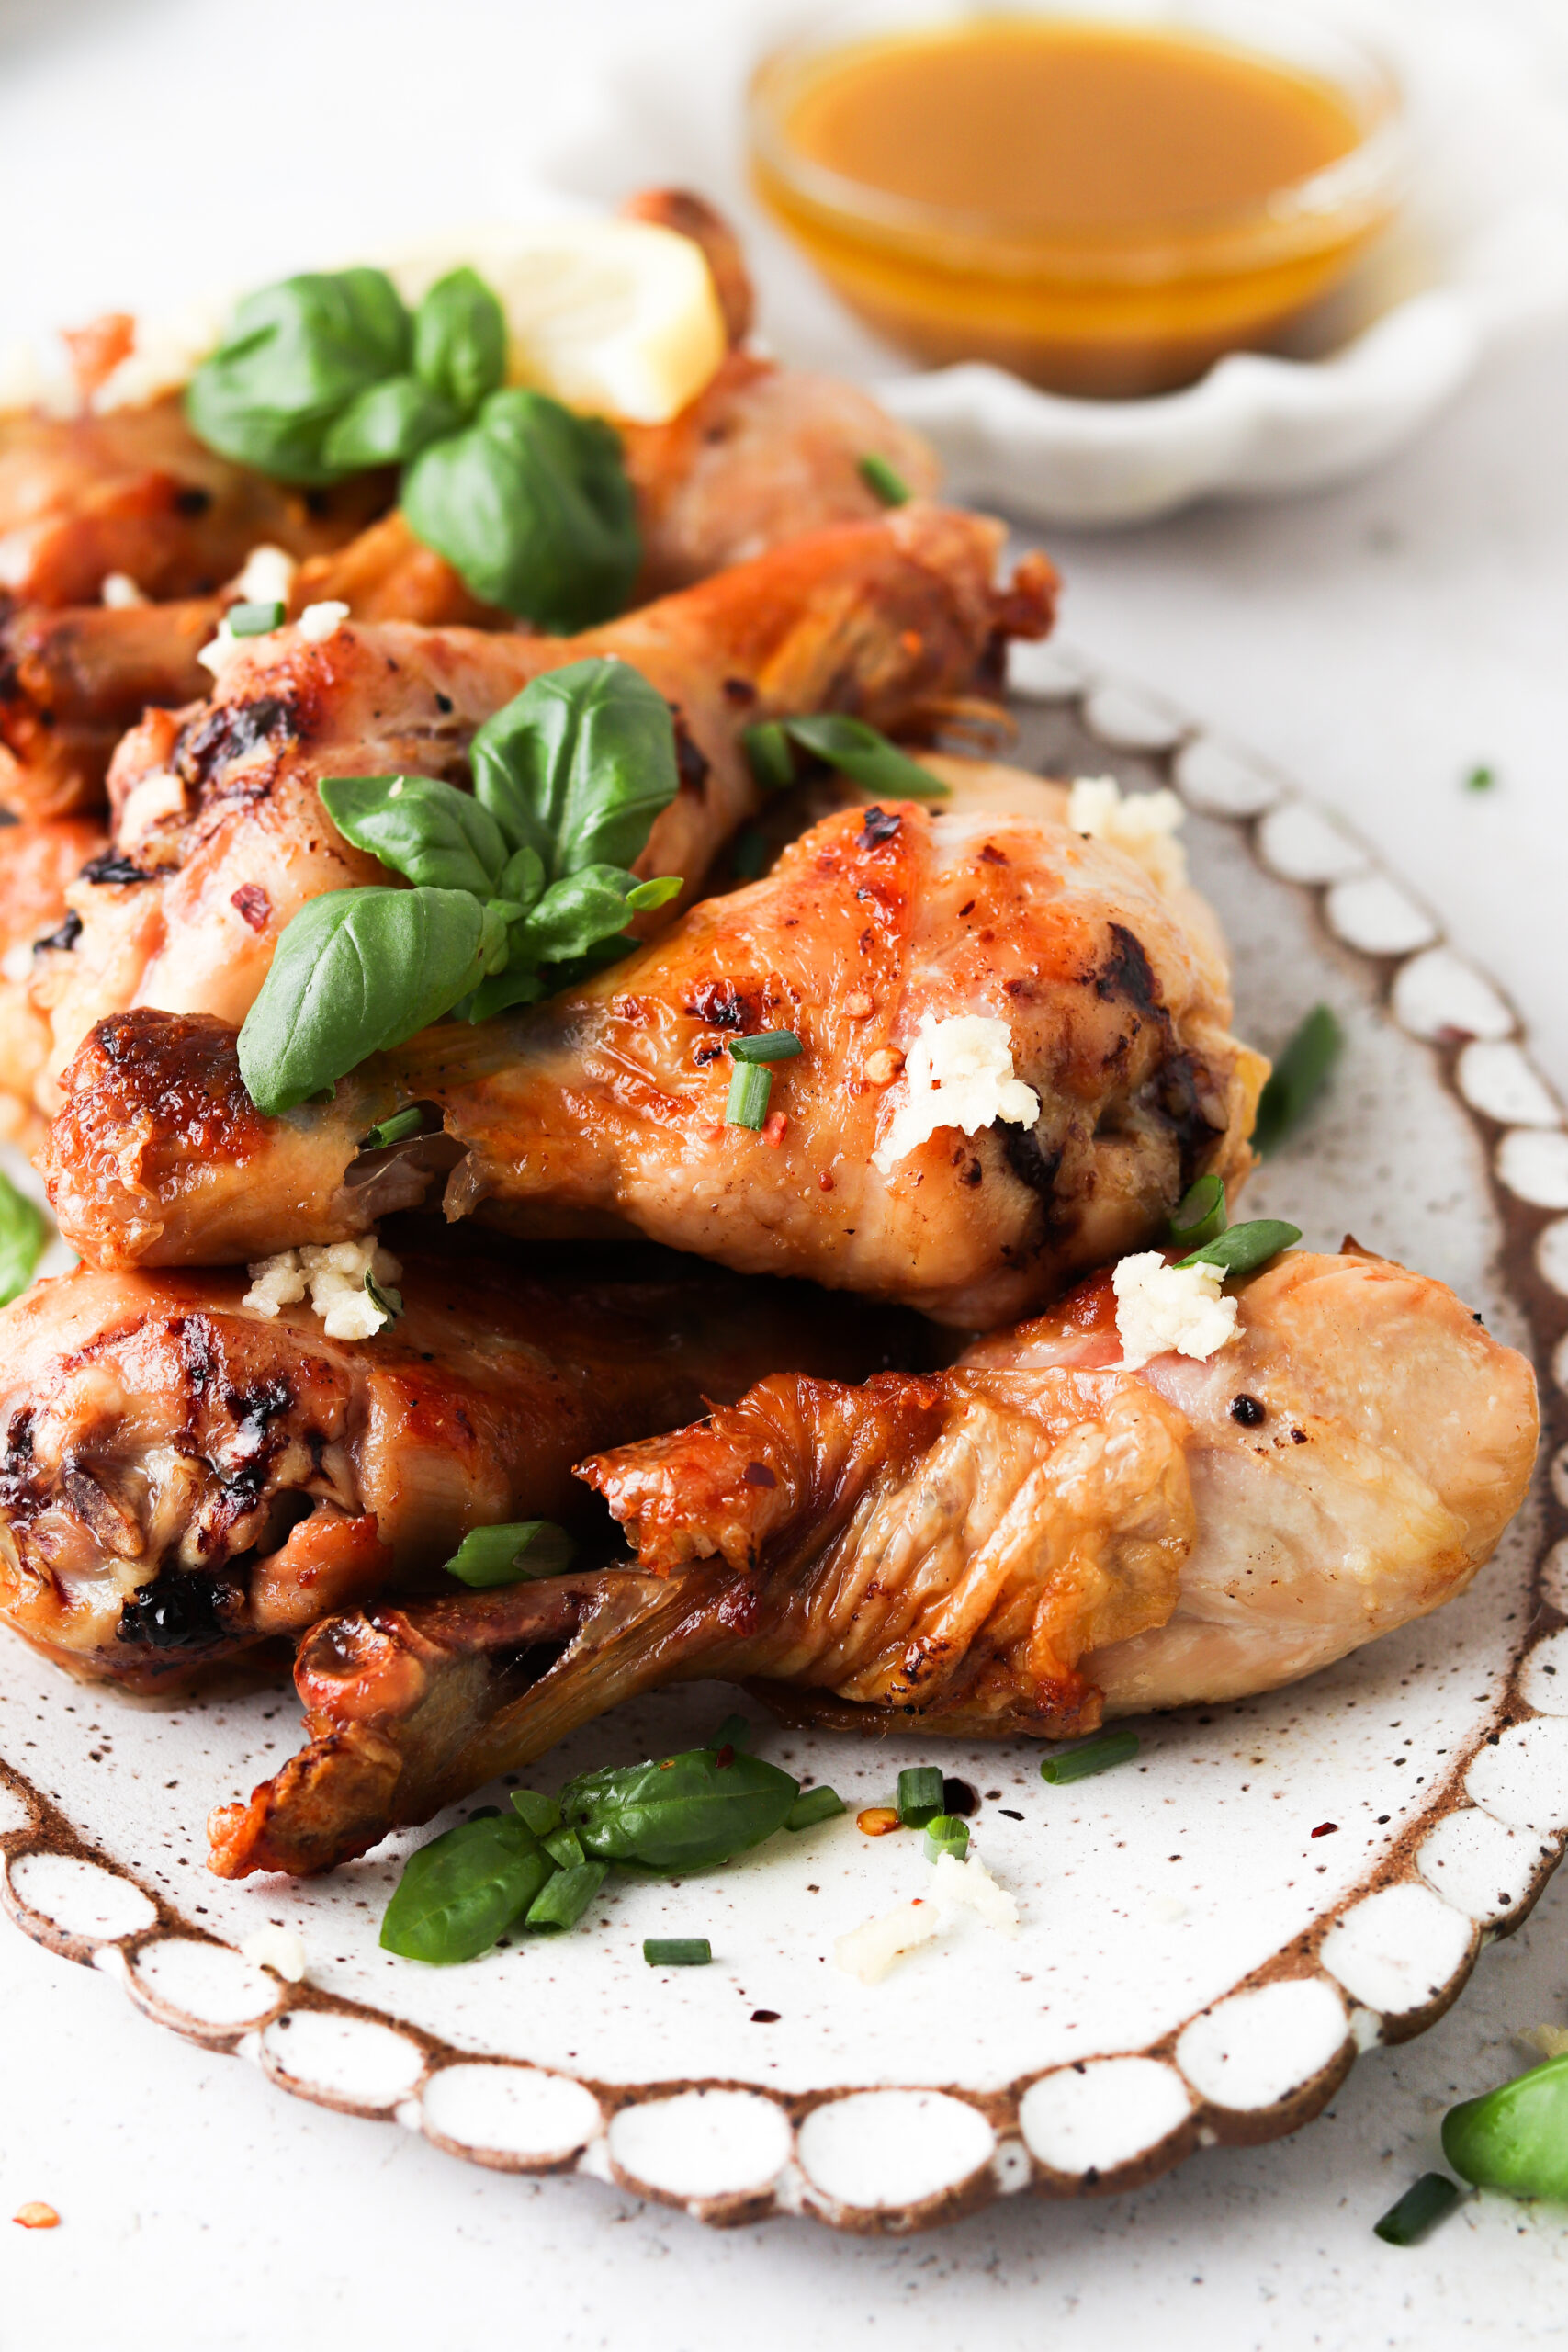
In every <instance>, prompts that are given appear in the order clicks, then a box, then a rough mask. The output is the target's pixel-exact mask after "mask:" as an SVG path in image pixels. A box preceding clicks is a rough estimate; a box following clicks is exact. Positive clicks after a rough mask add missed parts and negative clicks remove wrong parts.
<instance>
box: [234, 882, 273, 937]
mask: <svg viewBox="0 0 1568 2352" xmlns="http://www.w3.org/2000/svg"><path fill="white" fill-rule="evenodd" d="M229 904H230V905H231V907H232V908H233V910H234V912H235V913H236V914H237V915H238V916H239V918H240V920H241V922H245V923H248V924H249V925H250V927H251V929H252V930H253V931H265V929H266V927H267V924H268V923H269V922H271V920H272V900H271V899H269V898H268V897H267V895H266V892H265V890H264V889H263V888H262V886H261V884H260V883H259V882H242V883H241V885H240V887H239V888H238V889H237V890H236V891H235V892H234V895H233V897H232V898H231V899H230V901H229Z"/></svg>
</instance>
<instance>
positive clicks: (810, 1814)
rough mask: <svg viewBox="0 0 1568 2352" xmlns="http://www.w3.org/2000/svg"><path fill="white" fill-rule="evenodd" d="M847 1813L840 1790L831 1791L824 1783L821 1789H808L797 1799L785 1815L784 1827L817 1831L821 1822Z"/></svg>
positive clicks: (824, 1782)
mask: <svg viewBox="0 0 1568 2352" xmlns="http://www.w3.org/2000/svg"><path fill="white" fill-rule="evenodd" d="M847 1811H848V1807H847V1806H846V1805H845V1804H844V1800H843V1798H842V1797H841V1796H840V1794H839V1792H838V1790H837V1789H830V1788H829V1786H828V1784H827V1782H826V1781H823V1782H822V1784H821V1785H820V1787H818V1788H815V1789H807V1791H806V1792H805V1793H804V1795H802V1796H798V1797H796V1799H795V1803H794V1804H792V1805H791V1807H790V1809H789V1811H788V1812H787V1813H786V1814H785V1815H784V1827H785V1828H786V1829H815V1828H816V1826H817V1824H818V1822H819V1821H831V1820H833V1819H834V1817H835V1816H836V1815H839V1814H840V1813H844V1812H847Z"/></svg>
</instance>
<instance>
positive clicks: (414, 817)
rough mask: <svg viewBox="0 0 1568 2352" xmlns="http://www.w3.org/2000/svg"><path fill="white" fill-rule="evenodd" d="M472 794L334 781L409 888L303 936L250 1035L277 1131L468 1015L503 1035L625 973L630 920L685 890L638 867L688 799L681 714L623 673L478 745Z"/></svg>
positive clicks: (357, 831)
mask: <svg viewBox="0 0 1568 2352" xmlns="http://www.w3.org/2000/svg"><path fill="white" fill-rule="evenodd" d="M471 760H472V766H473V775H474V789H473V792H472V794H471V795H470V794H468V793H465V792H460V791H459V790H458V789H457V786H454V785H450V784H446V783H442V782H440V781H438V780H437V779H435V778H434V777H431V776H394V775H382V776H329V777H327V778H326V779H325V780H324V781H323V782H322V785H321V799H322V801H323V803H324V805H325V807H326V809H327V812H328V814H329V815H330V816H331V818H332V819H333V822H334V824H335V825H336V826H337V828H338V830H339V831H340V832H342V833H343V834H344V837H345V838H346V839H347V840H348V841H350V842H353V843H354V845H355V848H357V849H363V850H365V851H367V853H368V854H370V855H371V856H372V857H376V858H379V860H380V861H381V863H382V864H383V865H388V866H390V867H391V869H392V871H393V872H394V873H395V874H401V875H402V876H405V877H406V879H407V881H408V882H409V883H410V884H411V885H412V888H399V887H397V886H396V885H387V884H371V885H369V886H367V887H363V888H357V889H352V890H329V891H326V892H323V894H322V895H321V897H320V898H317V899H310V902H309V903H308V904H307V905H306V906H304V907H302V908H301V909H300V910H299V913H298V914H297V915H296V916H295V917H294V918H293V920H292V921H291V922H289V924H288V927H287V929H286V930H285V931H284V933H283V936H282V938H281V939H280V940H279V941H278V944H277V952H276V955H275V956H274V957H273V961H272V967H271V969H270V971H269V972H268V974H267V976H266V978H265V981H264V983H263V985H262V989H261V992H260V994H259V995H258V996H257V998H256V1000H255V1002H254V1004H253V1005H252V1007H251V1010H250V1012H249V1013H248V1014H247V1015H246V1017H245V1023H244V1026H243V1028H242V1030H241V1032H240V1046H239V1052H240V1069H241V1073H242V1075H243V1078H244V1081H245V1084H246V1086H247V1087H248V1088H249V1090H250V1092H251V1097H252V1100H253V1101H254V1103H255V1104H256V1106H257V1108H258V1109H259V1110H262V1111H264V1112H266V1113H268V1114H272V1115H276V1114H277V1113H279V1112H283V1111H288V1110H292V1109H293V1108H294V1107H295V1105H296V1104H297V1103H303V1102H305V1101H307V1100H308V1099H309V1097H310V1096H311V1095H312V1094H317V1093H319V1092H321V1090H322V1089H323V1088H328V1087H331V1086H333V1085H334V1084H335V1083H336V1081H337V1080H339V1079H340V1078H344V1077H345V1076H346V1075H347V1073H348V1072H349V1071H350V1070H351V1069H355V1068H356V1067H357V1066H358V1064H359V1063H360V1062H362V1061H364V1060H365V1059H366V1057H367V1056H368V1055H370V1054H373V1053H381V1052H386V1051H388V1050H389V1048H391V1047H392V1046H399V1045H401V1044H402V1042H403V1041H404V1039H405V1038H408V1037H412V1035H413V1034H414V1032H415V1031H416V1030H418V1029H423V1028H425V1027H427V1026H428V1025H429V1023H431V1022H433V1021H439V1020H440V1019H441V1018H442V1017H443V1016H444V1015H445V1014H446V1013H449V1012H453V1011H454V1009H457V1010H459V1011H460V1012H463V1013H465V1014H466V1015H467V1017H468V1019H469V1020H471V1021H488V1020H489V1019H491V1017H492V1015H494V1014H495V1013H498V1012H504V1011H505V1010H506V1009H507V1008H508V1007H509V1006H512V1005H516V1004H532V1003H535V1002H536V1001H538V1000H539V999H540V998H542V997H546V996H549V995H551V994H553V993H554V991H555V990H556V989H559V988H563V987H566V986H567V985H569V983H570V982H571V981H572V980H573V979H576V978H581V977H582V976H583V975H584V974H585V973H586V972H588V971H591V970H596V969H598V968H599V967H601V966H602V965H604V964H607V963H613V962H614V961H615V958H616V957H617V956H623V955H625V954H626V950H627V948H628V947H630V946H632V945H634V944H635V942H634V941H633V940H632V939H631V938H630V937H629V936H628V934H627V933H626V922H627V918H628V917H629V916H630V915H633V914H637V913H640V912H642V911H643V910H645V909H647V908H649V907H657V906H661V905H663V904H664V903H665V902H666V901H667V900H668V899H671V898H673V897H674V896H675V895H676V893H677V892H678V891H679V889H680V888H681V883H680V879H679V877H678V876H673V875H665V876H659V877H657V878H656V879H654V880H652V881H648V882H639V881H638V880H637V877H636V876H635V875H634V874H632V873H631V872H630V871H629V860H630V859H632V858H634V857H636V856H637V855H638V854H640V852H641V851H642V850H643V849H644V848H645V847H646V845H647V842H648V837H649V832H650V831H651V829H652V826H653V822H654V820H655V819H656V817H657V816H658V815H659V812H660V809H664V808H667V807H668V806H669V803H670V802H671V800H672V799H673V798H674V797H675V792H676V788H677V786H678V783H679V771H678V769H677V766H676V758H675V729H674V722H673V719H672V718H671V712H670V707H669V705H668V704H667V703H666V702H665V701H664V699H663V697H662V696H661V695H659V694H658V693H656V692H655V690H654V688H653V687H652V686H651V685H649V683H648V681H647V679H646V678H644V677H643V676H642V674H641V673H640V672H639V671H637V670H633V669H631V668H630V667H629V666H628V665H627V664H626V662H609V661H590V662H573V663H572V664H571V665H570V667H569V668H567V669H564V670H556V671H551V672H549V673H547V674H546V675H545V676H544V677H541V678H536V679H535V680H534V682H533V684H531V685H529V686H527V687H525V689H524V691H523V693H522V694H520V695H517V696H516V698H515V699H514V700H513V701H512V702H510V703H508V704H507V705H506V706H505V707H504V708H503V709H502V710H499V711H497V712H496V714H495V716H494V717H493V718H490V719H487V720H486V722H485V724H484V726H483V727H481V728H480V729H479V733H478V734H477V735H476V736H475V738H474V741H473V746H472V752H471Z"/></svg>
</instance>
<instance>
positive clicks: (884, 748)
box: [783, 710, 952, 800]
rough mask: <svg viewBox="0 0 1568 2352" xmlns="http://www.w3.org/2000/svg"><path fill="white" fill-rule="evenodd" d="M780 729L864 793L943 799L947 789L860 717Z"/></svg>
mask: <svg viewBox="0 0 1568 2352" xmlns="http://www.w3.org/2000/svg"><path fill="white" fill-rule="evenodd" d="M783 724H784V730H785V732H786V733H787V734H789V735H792V736H793V737H794V738H795V741H796V742H797V743H798V744H800V745H801V747H802V748H803V750H805V751H807V752H815V753H816V755H817V757H818V759H819V760H826V761H827V763H828V764H829V767H834V768H837V769H838V770H839V773H840V775H847V776H848V777H849V778H850V781H851V782H852V784H858V785H859V786H861V788H862V789H863V791H866V792H886V793H887V794H888V795H889V796H890V797H893V798H895V799H898V800H947V799H949V798H951V797H952V794H951V788H950V787H949V786H947V785H945V784H942V782H941V781H940V780H939V779H938V778H937V777H936V776H934V775H932V774H931V770H930V768H923V767H921V765H920V763H919V760H912V759H911V758H910V757H909V754H908V752H901V751H900V750H899V749H898V746H897V743H890V742H889V741H888V740H887V738H886V735H882V734H879V733H878V732H877V729H875V728H874V727H868V726H867V724H866V722H865V720H864V719H863V718H848V717H846V716H845V715H844V714H843V713H842V712H841V711H832V710H826V711H821V712H818V713H816V714H814V715H813V716H811V717H809V718H786V719H785V720H784V722H783Z"/></svg>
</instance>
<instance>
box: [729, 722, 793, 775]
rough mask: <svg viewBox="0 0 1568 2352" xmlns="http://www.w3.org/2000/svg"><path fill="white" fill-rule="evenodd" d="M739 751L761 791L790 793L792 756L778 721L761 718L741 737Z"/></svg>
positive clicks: (786, 737) (787, 738)
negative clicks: (742, 753) (744, 756)
mask: <svg viewBox="0 0 1568 2352" xmlns="http://www.w3.org/2000/svg"><path fill="white" fill-rule="evenodd" d="M740 748H741V750H742V751H743V752H745V754H746V758H747V761H748V763H749V764H750V770H751V780H752V782H753V783H754V784H755V785H756V786H757V789H758V790H759V791H760V792H787V791H788V790H789V788H790V786H791V785H792V784H793V783H794V782H795V753H794V752H792V751H791V750H790V748H789V737H788V736H787V735H786V734H785V733H784V727H783V724H782V723H781V721H780V720H778V719H776V718H762V719H759V720H758V722H757V724H756V725H755V726H754V727H748V728H747V729H745V731H744V733H743V734H742V735H741V738H740Z"/></svg>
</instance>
